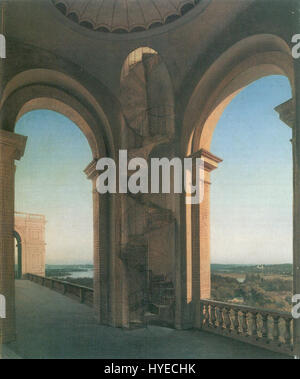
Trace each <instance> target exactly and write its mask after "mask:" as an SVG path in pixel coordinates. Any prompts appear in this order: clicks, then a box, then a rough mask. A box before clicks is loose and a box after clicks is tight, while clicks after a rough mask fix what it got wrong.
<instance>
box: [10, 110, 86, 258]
mask: <svg viewBox="0 0 300 379" xmlns="http://www.w3.org/2000/svg"><path fill="white" fill-rule="evenodd" d="M16 133H19V134H23V135H26V136H28V141H27V146H26V152H25V155H24V157H23V158H22V160H21V161H20V162H18V164H17V165H18V168H17V172H16V210H17V211H20V212H29V213H40V214H44V215H45V216H46V218H47V221H48V223H47V225H46V231H47V250H46V251H47V254H46V260H47V263H52V264H53V263H62V264H66V263H87V262H92V261H93V248H92V243H93V242H92V241H93V234H92V231H93V224H92V218H93V213H92V184H91V182H90V181H89V180H87V178H86V176H85V174H84V173H83V170H84V169H85V167H86V166H87V165H88V164H89V163H90V162H91V160H92V154H91V150H90V147H89V145H88V143H87V140H86V138H85V136H84V135H83V133H82V132H81V131H80V129H79V128H78V127H77V126H76V125H75V124H74V123H72V122H71V121H70V120H69V119H67V118H66V117H64V116H62V115H61V114H58V113H56V112H52V111H47V110H39V111H33V112H30V113H27V114H25V115H24V116H23V117H22V118H21V119H20V120H19V121H18V123H17V125H16Z"/></svg>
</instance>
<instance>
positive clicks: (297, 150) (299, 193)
mask: <svg viewBox="0 0 300 379" xmlns="http://www.w3.org/2000/svg"><path fill="white" fill-rule="evenodd" d="M299 13H300V11H299ZM295 81H296V83H295V88H296V99H295V104H294V107H293V109H294V112H295V123H294V125H293V126H294V127H293V162H294V209H293V215H294V222H293V242H294V244H293V265H294V266H293V292H294V294H295V295H296V294H297V295H299V294H300V59H298V60H296V62H295ZM293 334H294V336H293V337H294V351H295V355H296V356H297V358H298V359H300V319H297V320H294V328H293Z"/></svg>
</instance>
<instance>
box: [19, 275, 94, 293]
mask: <svg viewBox="0 0 300 379" xmlns="http://www.w3.org/2000/svg"><path fill="white" fill-rule="evenodd" d="M28 276H33V277H36V278H40V279H46V280H51V281H53V282H55V283H61V284H67V285H68V286H71V287H76V288H78V289H84V290H86V291H90V292H94V289H93V288H90V287H86V286H81V285H79V284H75V283H71V282H67V281H65V280H60V279H56V278H49V277H47V276H41V275H36V274H26V275H25V277H28Z"/></svg>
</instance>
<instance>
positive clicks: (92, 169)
mask: <svg viewBox="0 0 300 379" xmlns="http://www.w3.org/2000/svg"><path fill="white" fill-rule="evenodd" d="M96 165H97V160H94V161H93V162H91V163H90V164H89V166H88V167H87V168H86V169H85V173H86V175H87V177H88V179H90V180H92V182H93V219H94V311H95V315H96V318H97V320H98V321H99V322H100V323H101V324H106V325H107V324H109V322H110V315H109V295H108V293H109V262H108V257H109V214H108V213H109V203H108V202H109V198H108V195H107V194H105V195H100V194H99V193H98V191H97V188H96V182H97V178H98V176H99V173H98V171H97V170H96Z"/></svg>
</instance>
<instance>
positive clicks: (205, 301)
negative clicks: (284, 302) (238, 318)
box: [200, 299, 293, 319]
mask: <svg viewBox="0 0 300 379" xmlns="http://www.w3.org/2000/svg"><path fill="white" fill-rule="evenodd" d="M200 303H203V304H211V305H216V306H222V307H224V308H226V307H227V308H231V309H236V310H240V311H245V312H246V311H247V312H249V313H253V312H257V313H260V314H263V315H272V316H278V317H282V318H285V319H292V318H293V317H292V314H291V313H289V312H282V311H275V310H274V309H266V308H257V307H252V306H249V305H244V304H235V303H230V302H223V301H218V300H210V299H200Z"/></svg>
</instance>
